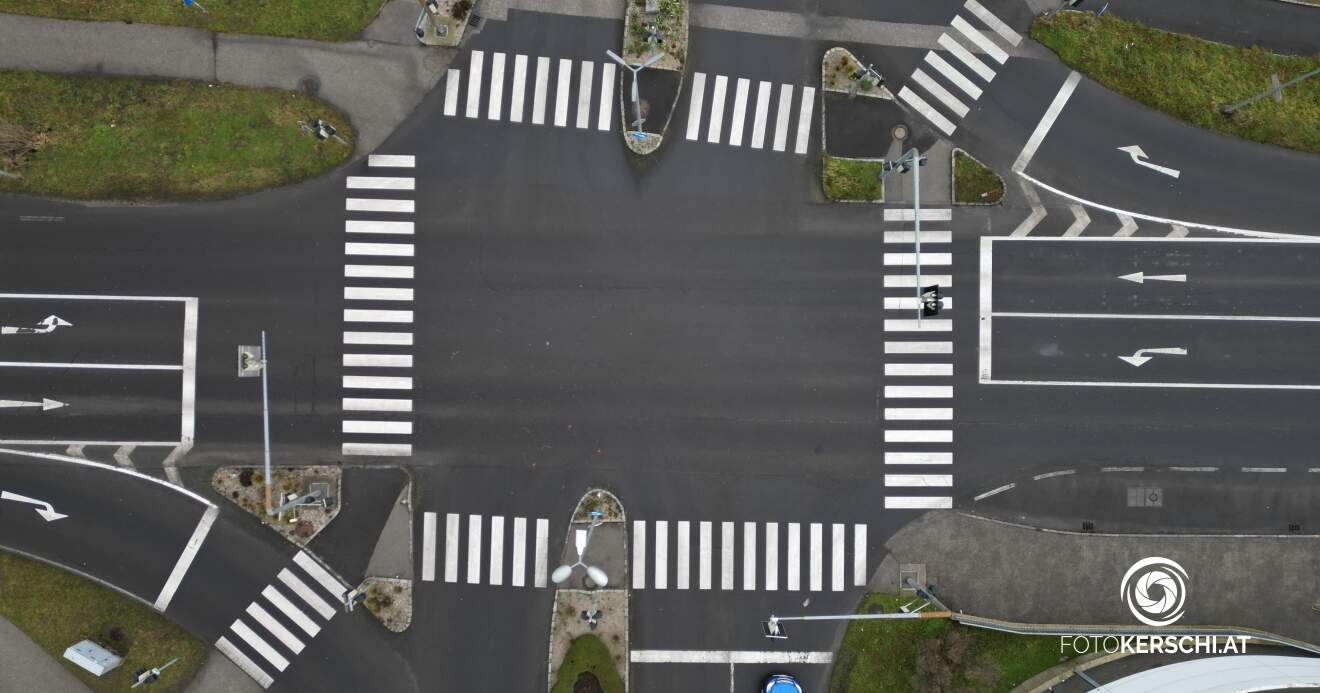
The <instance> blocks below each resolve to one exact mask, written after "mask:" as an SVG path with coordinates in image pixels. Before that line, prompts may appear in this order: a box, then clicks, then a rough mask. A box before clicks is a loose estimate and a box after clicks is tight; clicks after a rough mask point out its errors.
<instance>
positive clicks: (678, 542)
mask: <svg viewBox="0 0 1320 693" xmlns="http://www.w3.org/2000/svg"><path fill="white" fill-rule="evenodd" d="M691 534H692V523H690V522H688V521H686V520H679V521H678V524H677V525H676V526H675V527H674V587H675V589H680V590H685V589H687V588H688V587H689V579H690V576H689V575H688V570H689V567H690V566H689V565H688V560H689V551H688V540H689V539H690V538H691Z"/></svg>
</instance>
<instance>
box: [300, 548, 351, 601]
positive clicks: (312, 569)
mask: <svg viewBox="0 0 1320 693" xmlns="http://www.w3.org/2000/svg"><path fill="white" fill-rule="evenodd" d="M293 562H294V563H297V564H298V567H300V568H302V569H303V570H305V571H307V574H308V575H310V576H312V579H313V580H316V582H317V584H319V585H321V587H322V588H324V589H325V591H326V592H329V593H330V594H332V595H334V597H335V598H336V599H338V598H340V597H341V596H342V595H343V594H344V590H346V589H348V586H347V585H345V584H344V583H343V582H340V580H339V578H337V577H335V576H333V575H331V574H330V571H328V570H326V569H325V568H324V567H322V565H321V564H320V563H317V562H316V559H314V558H312V557H311V556H308V555H307V554H306V553H304V552H302V551H299V552H298V553H296V554H294V556H293Z"/></svg>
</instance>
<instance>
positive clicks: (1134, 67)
mask: <svg viewBox="0 0 1320 693" xmlns="http://www.w3.org/2000/svg"><path fill="white" fill-rule="evenodd" d="M1031 36H1032V38H1034V39H1036V40H1037V41H1040V42H1041V43H1043V44H1045V45H1046V46H1048V47H1049V48H1050V49H1052V50H1053V51H1054V52H1055V53H1057V54H1058V55H1059V58H1061V59H1062V60H1063V62H1064V63H1066V64H1067V65H1069V66H1070V67H1072V68H1074V69H1076V70H1078V71H1080V72H1082V73H1084V74H1086V75H1087V76H1088V77H1091V78H1092V79H1094V80H1096V81H1098V82H1100V83H1101V84H1103V85H1105V86H1106V87H1108V88H1109V89H1112V90H1113V91H1116V92H1118V93H1120V94H1123V95H1124V96H1127V97H1128V98H1131V99H1133V100H1135V101H1139V102H1141V103H1143V104H1146V105H1147V106H1150V107H1151V108H1154V109H1156V110H1159V111H1163V112H1165V113H1167V114H1169V115H1171V116H1173V117H1175V118H1180V119H1182V120H1185V121H1187V122H1190V123H1193V124H1196V125H1199V126H1201V127H1203V128H1207V129H1210V130H1215V131H1217V132H1222V133H1225V134H1228V135H1233V136H1235V137H1241V138H1243V139H1248V140H1253V141H1256V142H1263V143H1267V144H1275V145H1279V146H1281V147H1288V148H1290V149H1298V150H1301V151H1306V152H1320V76H1318V77H1313V78H1311V79H1309V80H1307V81H1305V82H1302V83H1301V84H1297V85H1295V86H1293V87H1291V88H1289V89H1287V90H1285V91H1284V98H1283V103H1276V102H1275V101H1274V99H1273V98H1268V97H1267V98H1265V99H1262V100H1260V101H1257V102H1256V103H1254V104H1252V105H1250V106H1247V107H1245V108H1243V109H1241V110H1239V111H1238V112H1237V114H1236V115H1234V116H1232V117H1228V116H1225V115H1223V114H1222V113H1221V112H1220V110H1219V109H1220V107H1221V106H1224V105H1226V104H1231V103H1236V102H1238V101H1241V100H1243V99H1245V98H1247V97H1249V96H1253V95H1255V94H1258V93H1260V92H1262V91H1265V90H1266V89H1268V88H1269V87H1270V73H1271V72H1274V73H1277V74H1278V75H1279V81H1281V82H1284V81H1287V80H1289V79H1291V78H1293V77H1296V76H1299V75H1301V74H1303V73H1305V72H1307V71H1309V70H1313V69H1315V68H1316V67H1318V66H1320V61H1318V60H1317V59H1316V58H1306V57H1297V56H1282V55H1275V54H1273V53H1268V52H1266V51H1264V50H1261V49H1259V48H1250V49H1247V48H1237V47H1234V46H1228V45H1224V44H1221V43H1212V42H1209V41H1204V40H1202V39H1199V38H1196V37H1193V36H1187V35H1184V34H1173V33H1169V32H1165V31H1160V30H1157V29H1153V28H1151V27H1148V26H1145V25H1144V24H1141V23H1139V22H1134V21H1128V20H1125V19H1122V18H1119V17H1117V16H1115V15H1114V14H1113V13H1112V12H1110V13H1106V14H1105V15H1103V16H1101V17H1094V16H1092V15H1090V14H1088V13H1078V12H1059V13H1056V14H1054V15H1052V16H1051V17H1049V18H1038V19H1036V21H1035V22H1033V23H1032V25H1031Z"/></svg>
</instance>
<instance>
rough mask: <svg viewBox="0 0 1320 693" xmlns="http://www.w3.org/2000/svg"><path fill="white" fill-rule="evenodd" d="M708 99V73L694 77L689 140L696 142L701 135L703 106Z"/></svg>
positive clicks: (688, 124) (688, 125)
mask: <svg viewBox="0 0 1320 693" xmlns="http://www.w3.org/2000/svg"><path fill="white" fill-rule="evenodd" d="M705 99H706V73H704V72H698V73H696V74H694V75H692V95H691V96H690V97H688V117H687V138H688V139H689V140H695V139H697V137H698V136H699V135H700V134H701V106H702V103H703V102H704V101H705Z"/></svg>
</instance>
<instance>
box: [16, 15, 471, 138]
mask: <svg viewBox="0 0 1320 693" xmlns="http://www.w3.org/2000/svg"><path fill="white" fill-rule="evenodd" d="M407 6H411V7H412V8H413V9H412V10H411V11H410V12H409V11H408V10H407ZM416 8H417V5H416V4H415V3H413V2H411V0H392V1H391V2H390V3H387V4H386V5H385V8H384V9H383V10H382V11H381V14H380V16H379V17H378V18H377V19H376V21H375V22H373V23H372V25H371V26H369V27H368V28H367V30H366V31H365V32H364V34H363V36H364V40H358V41H349V42H346V43H323V42H319V41H307V40H302V39H284V38H271V37H263V36H250V35H244V34H216V33H212V32H209V31H204V30H200V29H190V28H186V27H170V26H158V25H150V24H124V23H120V22H79V21H70V20H61V19H46V18H42V17H27V16H20V15H8V14H0V69H18V70H40V71H45V72H60V73H93V74H105V75H124V76H138V77H167V78H178V79H194V80H200V81H204V82H232V83H235V84H241V85H245V86H252V87H276V88H280V89H291V90H298V89H300V88H304V86H305V85H307V84H312V85H316V86H315V87H314V90H315V94H316V95H317V96H319V97H321V98H323V99H325V100H327V101H329V102H330V103H332V104H334V105H335V106H338V107H339V108H340V109H342V110H343V111H344V112H345V113H347V114H348V116H349V117H350V118H352V120H353V124H354V126H356V127H357V130H358V141H357V154H358V155H359V156H361V155H364V154H366V153H368V152H370V151H372V150H373V149H375V148H376V147H378V146H380V144H381V143H382V142H384V141H385V138H386V137H388V136H389V135H390V133H391V132H393V131H394V129H395V128H396V127H397V126H398V125H399V124H400V123H402V122H403V121H404V119H406V118H407V117H408V115H409V114H410V113H412V111H413V109H414V108H415V107H416V106H417V104H418V103H419V102H420V101H421V100H422V97H423V96H425V95H426V93H427V92H428V91H430V89H431V88H432V87H433V86H435V84H436V82H438V81H439V79H440V77H441V76H442V75H443V74H444V72H445V69H446V68H447V67H448V65H449V63H450V61H451V60H452V59H453V56H454V53H455V51H453V50H447V49H435V48H424V47H422V46H421V45H420V44H418V43H417V42H416V40H415V39H413V36H412V33H411V32H412V28H413V22H415V21H416V18H417V9H416ZM409 14H411V18H409V16H408V15H409ZM309 115H314V114H309Z"/></svg>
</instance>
